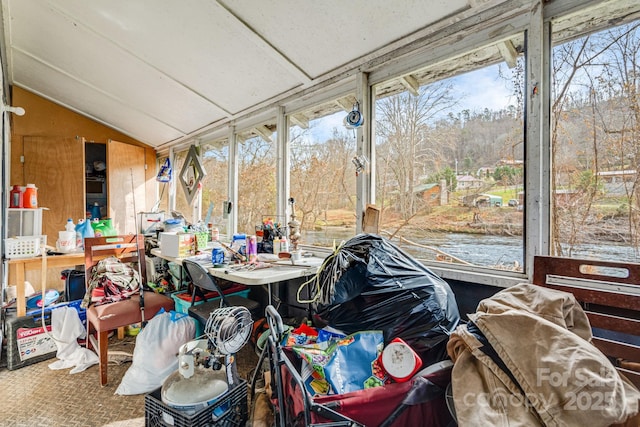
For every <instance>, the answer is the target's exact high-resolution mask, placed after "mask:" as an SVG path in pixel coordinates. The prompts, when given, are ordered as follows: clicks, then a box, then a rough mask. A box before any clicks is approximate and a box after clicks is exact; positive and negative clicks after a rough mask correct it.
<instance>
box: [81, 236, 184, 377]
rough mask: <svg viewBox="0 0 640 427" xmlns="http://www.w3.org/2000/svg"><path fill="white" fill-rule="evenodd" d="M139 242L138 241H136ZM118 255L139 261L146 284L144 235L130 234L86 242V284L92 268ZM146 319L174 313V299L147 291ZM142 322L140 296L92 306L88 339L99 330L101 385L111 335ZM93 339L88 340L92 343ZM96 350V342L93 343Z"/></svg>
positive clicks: (125, 260) (88, 318)
mask: <svg viewBox="0 0 640 427" xmlns="http://www.w3.org/2000/svg"><path fill="white" fill-rule="evenodd" d="M136 239H137V240H136ZM110 256H115V257H117V258H119V259H120V260H121V261H123V262H139V263H140V269H141V272H142V283H146V281H145V278H146V268H145V267H146V266H145V261H144V236H143V235H142V234H138V235H133V234H131V235H128V236H113V237H92V238H87V239H85V240H84V266H85V284H86V285H88V282H89V279H90V276H91V274H90V271H91V267H93V266H94V265H96V264H97V263H98V261H100V260H101V259H104V258H107V257H110ZM143 300H144V320H145V321H148V320H149V319H151V318H152V317H153V316H155V314H156V313H157V312H158V311H160V309H161V308H164V309H165V311H169V310H173V308H174V302H173V299H171V298H169V297H166V296H164V295H160V294H157V293H155V292H153V291H145V292H143ZM140 322H142V312H141V310H140V295H139V294H136V295H133V296H132V297H131V298H129V299H126V300H123V301H118V302H112V303H108V304H103V305H98V306H96V305H91V306H89V308H88V309H87V332H88V334H87V336H89V337H90V335H89V333H91V332H92V331H96V333H97V336H98V342H97V347H98V348H94V350H96V352H97V353H98V358H99V360H100V363H99V367H100V385H106V384H107V364H108V356H107V347H108V345H109V332H110V331H112V330H114V329H118V330H122V328H124V327H125V326H127V325H132V324H135V323H140ZM90 341H91V339H88V340H87V342H88V343H89V342H90ZM92 344H93V346H94V347H96V343H95V342H94V343H92Z"/></svg>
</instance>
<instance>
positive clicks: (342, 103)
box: [335, 98, 353, 112]
mask: <svg viewBox="0 0 640 427" xmlns="http://www.w3.org/2000/svg"><path fill="white" fill-rule="evenodd" d="M335 103H336V104H337V105H338V107H340V108H342V109H343V110H344V111H346V112H349V111H351V110H353V104H352V103H351V102H349V100H348V99H347V98H338V99H336V100H335Z"/></svg>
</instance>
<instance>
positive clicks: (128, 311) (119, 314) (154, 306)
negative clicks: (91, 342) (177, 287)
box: [87, 292, 174, 332]
mask: <svg viewBox="0 0 640 427" xmlns="http://www.w3.org/2000/svg"><path fill="white" fill-rule="evenodd" d="M161 308H164V309H165V311H170V310H173V308H174V302H173V299H171V298H169V297H166V296H164V295H160V294H157V293H155V292H145V293H144V314H145V320H149V319H151V318H152V317H153V316H155V314H156V313H157V312H158V311H160V309H161ZM87 321H88V322H89V323H90V324H91V325H92V326H93V327H94V328H95V330H96V331H98V332H100V331H109V330H112V329H117V328H119V327H121V326H127V325H131V324H134V323H140V322H141V321H142V316H141V313H140V295H137V294H136V295H133V296H132V297H131V298H130V299H127V300H124V301H118V302H114V303H110V304H104V305H98V306H95V305H92V306H90V307H89V308H88V309H87Z"/></svg>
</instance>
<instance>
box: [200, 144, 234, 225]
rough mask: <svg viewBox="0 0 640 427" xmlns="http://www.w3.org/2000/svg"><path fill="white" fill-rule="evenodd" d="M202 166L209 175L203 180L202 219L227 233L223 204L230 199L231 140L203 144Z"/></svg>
mask: <svg viewBox="0 0 640 427" xmlns="http://www.w3.org/2000/svg"><path fill="white" fill-rule="evenodd" d="M200 149H201V152H202V167H203V169H204V170H205V171H206V172H207V175H206V176H205V177H204V179H203V180H202V219H203V221H204V220H206V218H207V215H208V214H209V210H211V216H210V219H209V223H211V224H212V225H213V227H216V228H218V230H219V232H220V234H227V225H228V223H227V220H226V219H224V218H223V215H222V206H223V203H224V201H225V200H228V199H229V197H228V183H229V173H228V168H229V141H228V140H226V139H223V140H220V141H215V142H210V143H206V144H203V145H202V146H201V148H200Z"/></svg>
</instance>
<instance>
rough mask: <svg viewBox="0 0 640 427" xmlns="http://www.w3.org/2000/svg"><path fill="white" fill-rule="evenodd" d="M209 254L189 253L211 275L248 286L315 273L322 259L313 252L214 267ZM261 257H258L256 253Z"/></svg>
mask: <svg viewBox="0 0 640 427" xmlns="http://www.w3.org/2000/svg"><path fill="white" fill-rule="evenodd" d="M151 254H152V255H155V256H159V257H161V258H164V259H166V260H168V261H172V262H177V263H180V262H181V261H182V260H183V259H185V258H175V257H167V256H163V255H162V253H161V251H160V249H159V248H154V249H152V250H151ZM210 256H211V255H210V254H208V253H206V252H205V254H203V255H195V256H193V257H188V258H190V259H194V260H195V261H197V262H199V263H200V264H202V265H204V266H205V267H206V268H207V270H208V272H209V274H211V275H212V276H213V277H217V278H221V279H226V280H231V281H234V282H237V283H241V284H243V285H248V286H260V285H267V284H270V283H277V282H283V281H286V280H291V279H296V278H299V277H308V276H313V275H314V274H316V272H317V271H318V269H319V268H320V266H321V265H322V263H323V261H324V259H323V258H319V257H316V256H310V257H301V258H299V259H296V260H292V259H277V258H276V259H275V260H271V259H269V258H266V259H268V261H260V260H259V261H257V262H254V263H240V264H232V263H230V264H222V265H217V266H215V267H214V265H213V263H211V261H210ZM259 259H260V257H259Z"/></svg>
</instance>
